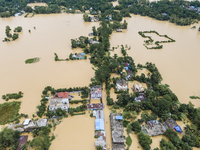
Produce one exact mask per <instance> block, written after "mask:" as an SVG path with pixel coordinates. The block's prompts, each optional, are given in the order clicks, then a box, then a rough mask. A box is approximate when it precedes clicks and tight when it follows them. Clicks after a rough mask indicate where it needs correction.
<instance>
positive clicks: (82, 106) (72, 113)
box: [68, 104, 87, 116]
mask: <svg viewBox="0 0 200 150" xmlns="http://www.w3.org/2000/svg"><path fill="white" fill-rule="evenodd" d="M86 109H87V105H86V104H83V105H81V106H78V107H76V108H68V113H69V114H70V115H71V116H74V115H76V112H82V111H85V110H86ZM84 114H85V113H84Z"/></svg>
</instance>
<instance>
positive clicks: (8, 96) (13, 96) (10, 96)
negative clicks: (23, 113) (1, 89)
mask: <svg viewBox="0 0 200 150" xmlns="http://www.w3.org/2000/svg"><path fill="white" fill-rule="evenodd" d="M22 97H23V93H22V92H21V91H19V92H18V93H8V94H6V95H2V99H4V100H6V101H8V100H9V99H19V98H22Z"/></svg>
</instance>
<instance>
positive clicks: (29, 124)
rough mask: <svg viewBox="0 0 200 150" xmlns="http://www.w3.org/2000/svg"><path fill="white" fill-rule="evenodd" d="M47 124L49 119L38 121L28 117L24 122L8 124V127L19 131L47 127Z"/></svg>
mask: <svg viewBox="0 0 200 150" xmlns="http://www.w3.org/2000/svg"><path fill="white" fill-rule="evenodd" d="M47 125H48V120H47V119H39V120H37V121H32V120H30V119H26V120H25V121H24V123H23V124H10V125H9V126H8V129H12V130H14V131H19V132H29V131H31V130H33V129H36V128H41V127H45V126H47Z"/></svg>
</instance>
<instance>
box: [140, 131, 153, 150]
mask: <svg viewBox="0 0 200 150" xmlns="http://www.w3.org/2000/svg"><path fill="white" fill-rule="evenodd" d="M138 139H139V143H140V145H141V146H142V147H143V149H144V150H150V149H151V147H150V144H151V143H152V140H151V138H150V136H149V135H145V134H144V133H143V132H140V133H139V134H138Z"/></svg>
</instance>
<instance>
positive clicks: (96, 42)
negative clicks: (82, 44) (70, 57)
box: [89, 39, 99, 45]
mask: <svg viewBox="0 0 200 150" xmlns="http://www.w3.org/2000/svg"><path fill="white" fill-rule="evenodd" d="M89 43H90V45H91V44H99V42H98V41H94V40H93V39H89Z"/></svg>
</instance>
